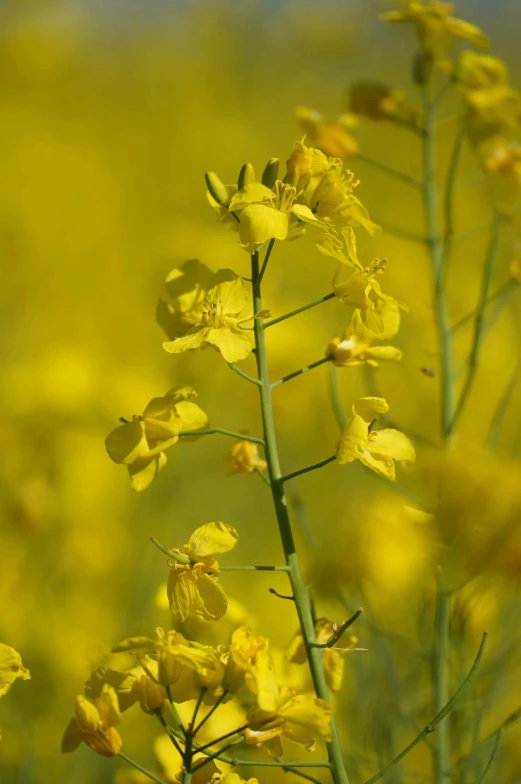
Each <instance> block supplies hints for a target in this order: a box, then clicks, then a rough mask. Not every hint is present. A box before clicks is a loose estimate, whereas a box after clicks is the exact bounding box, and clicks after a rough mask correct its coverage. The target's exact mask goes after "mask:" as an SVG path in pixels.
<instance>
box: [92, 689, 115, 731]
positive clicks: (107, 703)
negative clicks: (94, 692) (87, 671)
mask: <svg viewBox="0 0 521 784" xmlns="http://www.w3.org/2000/svg"><path fill="white" fill-rule="evenodd" d="M96 706H97V708H98V711H99V715H100V718H101V720H102V722H103V724H104V726H105V727H114V726H115V725H116V724H119V722H120V721H121V716H120V713H119V703H118V695H117V694H116V692H115V690H114V689H113V687H112V686H111V685H110V684H109V683H105V684H104V686H103V688H102V690H101V694H100V696H99V697H98V699H97V700H96Z"/></svg>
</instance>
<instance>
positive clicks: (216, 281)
mask: <svg viewBox="0 0 521 784" xmlns="http://www.w3.org/2000/svg"><path fill="white" fill-rule="evenodd" d="M247 298H248V294H247V291H246V285H245V283H244V281H243V279H242V278H241V277H240V276H239V275H237V274H236V273H235V272H232V270H229V269H222V270H219V271H218V272H216V273H215V275H214V276H213V278H212V279H211V281H210V283H209V288H208V290H207V292H206V296H205V298H204V300H203V303H202V306H201V313H200V316H199V321H198V322H197V323H196V324H194V326H193V327H191V328H190V329H189V330H188V332H187V333H186V334H185V335H184V336H182V337H178V338H175V339H174V340H171V341H166V342H165V343H163V348H164V349H165V350H166V351H168V353H169V354H181V353H183V352H185V351H192V350H193V349H196V348H201V347H204V346H212V347H213V348H214V349H216V350H217V351H220V352H221V354H222V355H223V357H224V359H225V360H226V361H227V362H237V361H239V360H241V359H246V357H247V356H248V355H249V354H250V353H251V351H252V349H253V338H252V336H251V335H250V334H249V333H248V332H245V331H244V330H243V329H242V327H241V325H242V324H244V323H245V322H247V321H251V320H252V319H253V316H246V317H243V318H239V316H240V313H241V312H242V310H243V308H244V306H245V304H246V301H247ZM259 315H260V314H259Z"/></svg>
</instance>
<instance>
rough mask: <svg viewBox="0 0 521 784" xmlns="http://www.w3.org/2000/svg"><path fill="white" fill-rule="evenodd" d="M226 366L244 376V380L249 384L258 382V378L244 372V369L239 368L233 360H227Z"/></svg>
mask: <svg viewBox="0 0 521 784" xmlns="http://www.w3.org/2000/svg"><path fill="white" fill-rule="evenodd" d="M228 367H229V368H231V369H232V370H234V371H235V373H237V374H238V375H239V376H241V377H242V378H245V379H246V381H249V382H250V384H259V383H260V382H259V379H258V378H253V376H250V375H248V373H245V372H244V370H241V368H240V367H239V366H238V365H236V364H235V363H234V362H228Z"/></svg>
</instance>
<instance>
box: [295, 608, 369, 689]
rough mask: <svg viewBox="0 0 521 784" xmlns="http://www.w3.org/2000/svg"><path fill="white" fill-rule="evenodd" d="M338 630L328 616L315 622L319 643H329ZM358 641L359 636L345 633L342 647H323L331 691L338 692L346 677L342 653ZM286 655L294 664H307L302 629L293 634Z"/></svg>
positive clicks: (323, 658)
mask: <svg viewBox="0 0 521 784" xmlns="http://www.w3.org/2000/svg"><path fill="white" fill-rule="evenodd" d="M336 630H337V627H336V625H335V624H334V623H331V621H329V620H328V619H327V618H319V619H318V620H317V622H316V624H315V633H316V637H317V643H318V644H319V645H324V644H325V643H327V642H328V641H329V640H330V639H331V637H332V636H333V635H334V633H335V632H336ZM357 642H358V637H355V636H354V635H352V634H348V633H345V634H344V635H343V637H342V649H339V648H322V663H323V665H324V672H325V675H326V681H327V685H328V687H329V689H330V690H331V691H333V692H338V691H340V689H341V688H342V681H343V678H344V657H343V656H342V653H345V651H346V650H349V649H350V648H354V646H355V645H356V644H357ZM286 657H287V659H288V660H289V661H290V662H292V663H293V664H305V663H306V662H307V655H306V646H305V645H304V637H303V636H302V629H298V630H297V631H296V632H295V634H294V635H293V638H292V640H291V642H290V644H289V646H288V650H287V652H286Z"/></svg>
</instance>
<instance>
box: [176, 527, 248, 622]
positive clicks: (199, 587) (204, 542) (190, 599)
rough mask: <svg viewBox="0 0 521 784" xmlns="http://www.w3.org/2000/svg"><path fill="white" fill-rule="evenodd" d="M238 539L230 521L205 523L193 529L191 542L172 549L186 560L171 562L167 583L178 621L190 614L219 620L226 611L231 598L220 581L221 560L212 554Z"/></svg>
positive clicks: (225, 550)
mask: <svg viewBox="0 0 521 784" xmlns="http://www.w3.org/2000/svg"><path fill="white" fill-rule="evenodd" d="M238 539H239V535H238V533H237V531H236V530H235V528H232V526H231V525H227V524H226V523H221V522H214V523H206V524H205V525H202V526H201V527H200V528H197V530H195V531H194V533H193V534H192V536H191V537H190V539H189V540H188V544H186V545H183V547H181V548H180V549H179V550H174V551H173V552H175V553H178V554H180V555H181V556H182V558H183V559H184V561H185V562H182V563H180V562H179V561H173V562H172V563H171V570H170V575H169V577H168V583H167V594H168V599H169V603H170V610H171V612H172V614H173V616H174V618H175V619H176V620H177V621H185V620H186V619H187V617H188V616H189V615H198V616H199V617H201V618H204V620H206V621H218V620H219V619H220V618H222V617H223V616H224V615H225V613H226V609H227V606H228V599H227V597H226V594H225V593H224V591H223V589H222V588H221V587H220V585H219V584H218V582H217V573H218V572H219V564H218V562H217V561H216V560H215V558H213V556H214V555H215V554H218V553H227V552H228V551H229V550H232V549H233V548H234V547H235V545H236V544H237V540H238Z"/></svg>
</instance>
